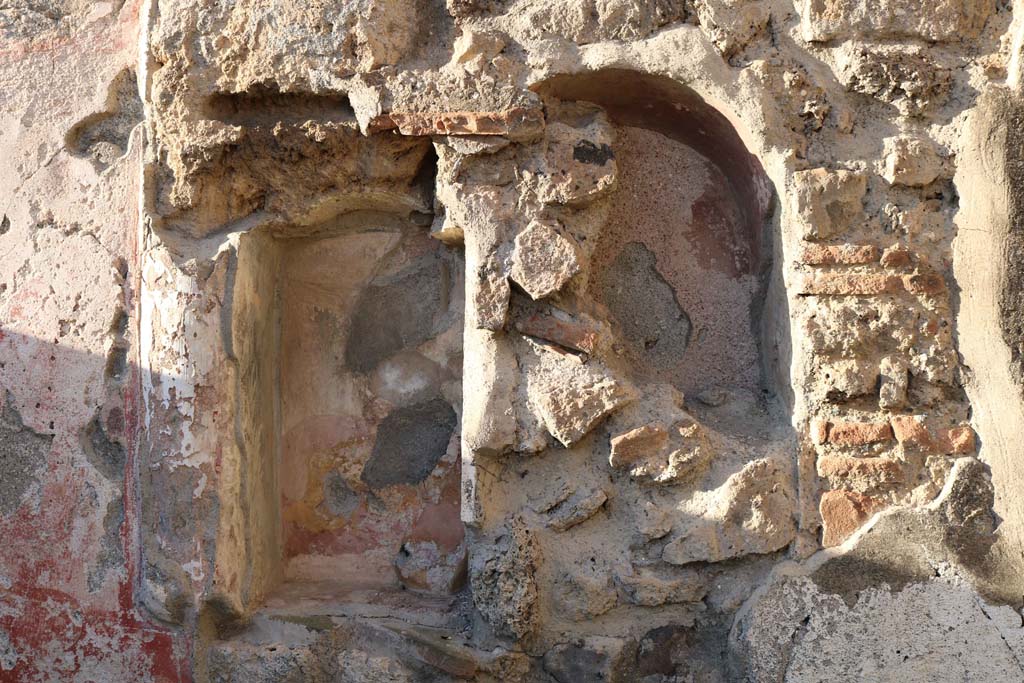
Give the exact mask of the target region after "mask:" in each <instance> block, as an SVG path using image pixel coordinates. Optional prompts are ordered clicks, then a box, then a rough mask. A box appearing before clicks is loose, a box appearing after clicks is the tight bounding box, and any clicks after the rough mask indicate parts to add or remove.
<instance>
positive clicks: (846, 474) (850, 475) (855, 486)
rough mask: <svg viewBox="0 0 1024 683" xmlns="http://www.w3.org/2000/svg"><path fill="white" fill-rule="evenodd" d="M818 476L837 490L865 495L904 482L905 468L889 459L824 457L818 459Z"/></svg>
mask: <svg viewBox="0 0 1024 683" xmlns="http://www.w3.org/2000/svg"><path fill="white" fill-rule="evenodd" d="M818 476H820V477H822V478H825V479H828V480H829V481H831V482H832V483H833V484H834V485H835V486H836V487H837V488H843V489H848V490H852V491H857V492H861V493H864V492H868V491H871V490H874V489H877V488H880V487H887V486H891V485H893V484H897V483H900V482H902V481H903V468H902V466H901V465H900V463H898V462H896V461H895V460H890V459H889V458H854V457H848V456H839V455H823V456H821V457H819V458H818Z"/></svg>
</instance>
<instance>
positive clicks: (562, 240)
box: [510, 220, 581, 299]
mask: <svg viewBox="0 0 1024 683" xmlns="http://www.w3.org/2000/svg"><path fill="white" fill-rule="evenodd" d="M560 228H561V226H560V225H559V224H558V222H557V221H537V220H534V221H530V224H529V225H527V226H526V228H524V229H523V230H522V232H520V233H519V234H518V235H516V238H515V243H514V246H513V248H512V269H511V271H510V275H511V277H512V279H513V280H514V281H515V282H516V283H517V284H518V285H519V286H520V287H522V288H523V290H525V291H526V293H527V294H529V295H530V298H532V299H543V298H545V297H548V296H551V295H552V294H554V293H555V292H557V291H558V290H560V289H561V288H562V287H563V286H564V285H565V283H566V282H568V281H569V279H570V278H572V276H574V275H575V274H576V273H578V272H579V270H580V257H581V256H580V251H579V247H577V246H576V244H575V243H574V242H573V241H572V240H571V239H570V238H568V237H566V236H565V235H564V234H562V231H561V229H560Z"/></svg>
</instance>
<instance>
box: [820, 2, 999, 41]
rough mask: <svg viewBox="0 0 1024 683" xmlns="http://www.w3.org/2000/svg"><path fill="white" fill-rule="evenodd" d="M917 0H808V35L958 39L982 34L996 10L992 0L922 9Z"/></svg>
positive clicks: (933, 5)
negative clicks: (986, 23)
mask: <svg viewBox="0 0 1024 683" xmlns="http://www.w3.org/2000/svg"><path fill="white" fill-rule="evenodd" d="M922 9H923V8H922V6H921V4H920V3H919V2H917V0H852V1H851V0H803V1H802V2H801V3H800V29H801V33H802V35H803V38H804V40H807V41H827V40H835V39H837V38H850V37H864V38H867V37H870V38H920V39H922V40H928V41H933V42H954V41H959V40H963V39H966V38H973V37H976V36H977V35H978V33H979V32H980V31H981V29H982V27H983V26H984V25H985V22H986V20H987V19H988V17H989V16H990V15H991V14H992V13H993V12H994V11H995V3H994V2H993V0H937V1H936V2H935V3H934V4H932V5H930V6H929V7H928V10H927V11H922Z"/></svg>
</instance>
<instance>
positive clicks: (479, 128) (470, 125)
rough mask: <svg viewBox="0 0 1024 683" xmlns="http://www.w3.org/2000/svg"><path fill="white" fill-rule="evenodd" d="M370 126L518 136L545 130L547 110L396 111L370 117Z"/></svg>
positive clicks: (408, 132) (371, 129)
mask: <svg viewBox="0 0 1024 683" xmlns="http://www.w3.org/2000/svg"><path fill="white" fill-rule="evenodd" d="M367 129H368V131H369V132H371V133H375V132H379V131H383V130H392V129H397V130H398V132H400V133H401V134H402V135H502V136H505V137H508V138H510V139H513V140H519V139H524V138H531V137H535V136H537V135H539V134H540V133H541V131H543V130H544V113H543V112H542V111H541V110H540V109H530V108H527V107H513V108H512V109H508V110H505V111H439V112H411V111H410V112H400V111H393V112H389V113H387V114H381V115H379V116H377V117H375V118H373V119H371V120H370V123H369V125H368V127H367Z"/></svg>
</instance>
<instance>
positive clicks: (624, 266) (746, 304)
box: [535, 69, 778, 395]
mask: <svg viewBox="0 0 1024 683" xmlns="http://www.w3.org/2000/svg"><path fill="white" fill-rule="evenodd" d="M535 90H536V91H537V92H538V93H539V94H540V95H541V96H542V97H543V98H544V99H545V101H547V102H549V103H554V102H566V101H575V102H589V103H593V104H596V105H598V106H599V107H601V108H602V109H603V110H604V111H605V112H606V113H607V115H608V117H609V119H610V120H611V121H612V123H613V124H614V126H615V129H616V136H617V141H616V144H615V145H614V147H615V160H616V162H617V164H618V186H617V189H616V191H615V192H614V194H613V196H612V197H611V199H610V203H611V208H610V210H609V213H608V219H607V222H606V224H605V226H604V228H603V229H602V233H601V237H600V240H599V242H598V244H597V246H596V248H595V250H594V253H593V256H592V275H591V283H590V287H589V293H590V294H591V295H592V296H593V297H594V298H595V299H597V300H598V301H599V302H600V303H601V304H603V305H604V306H605V307H606V308H608V309H609V312H610V313H611V319H612V322H613V324H615V323H617V328H618V329H617V332H618V334H619V336H620V337H622V338H623V346H624V347H625V350H624V354H623V355H624V356H626V358H627V359H628V361H629V364H630V365H631V366H632V368H631V374H633V376H634V378H635V379H638V380H639V381H652V380H655V379H661V380H667V381H669V382H670V383H672V384H673V385H674V386H676V388H678V389H680V390H681V391H683V392H684V393H687V394H694V395H695V394H699V393H701V392H703V391H707V390H713V389H716V388H729V387H732V386H735V387H738V388H741V389H743V390H747V391H751V392H755V393H756V392H759V391H760V390H762V389H768V390H771V389H772V388H771V387H767V386H765V383H766V382H768V381H769V380H768V379H767V377H768V376H769V375H771V374H773V373H770V372H769V373H766V372H765V371H766V370H767V369H768V368H769V367H770V366H774V365H775V364H776V363H777V362H778V359H777V358H774V357H770V358H769V357H765V356H764V352H763V351H764V350H763V349H762V348H761V347H762V337H763V334H762V329H761V327H762V323H763V320H762V317H763V314H764V312H765V309H766V307H769V306H771V305H773V302H769V301H768V300H767V299H768V294H767V290H768V280H769V277H770V275H771V269H772V234H771V233H772V230H771V218H772V216H771V212H772V207H773V201H774V194H773V189H772V185H771V183H770V181H769V180H768V178H767V176H766V174H765V172H764V170H763V168H762V166H761V163H760V161H759V160H758V158H757V157H756V156H755V155H753V154H751V153H750V152H749V151H748V150H747V148H746V146H745V145H744V142H743V140H742V139H741V137H740V135H739V134H738V133H737V131H736V129H735V127H734V126H733V124H732V123H731V122H730V120H729V119H728V118H727V117H726V116H725V115H723V114H722V113H721V112H720V111H719V110H717V109H715V108H714V107H712V106H711V105H710V104H708V103H707V102H706V101H705V100H704V99H703V98H701V97H700V95H698V94H697V93H696V92H695V91H694V90H692V89H691V88H688V87H686V86H684V85H682V84H680V83H678V82H676V81H673V80H671V79H669V78H666V77H662V76H657V75H652V74H644V73H639V72H635V71H630V70H624V69H604V70H600V71H595V72H589V73H581V74H573V75H562V76H556V77H554V78H551V79H549V80H546V81H544V82H543V83H541V84H540V85H538V86H536V87H535ZM668 323H672V324H668ZM662 327H663V328H664V334H660V335H659V334H658V328H662ZM655 337H657V338H655Z"/></svg>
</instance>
